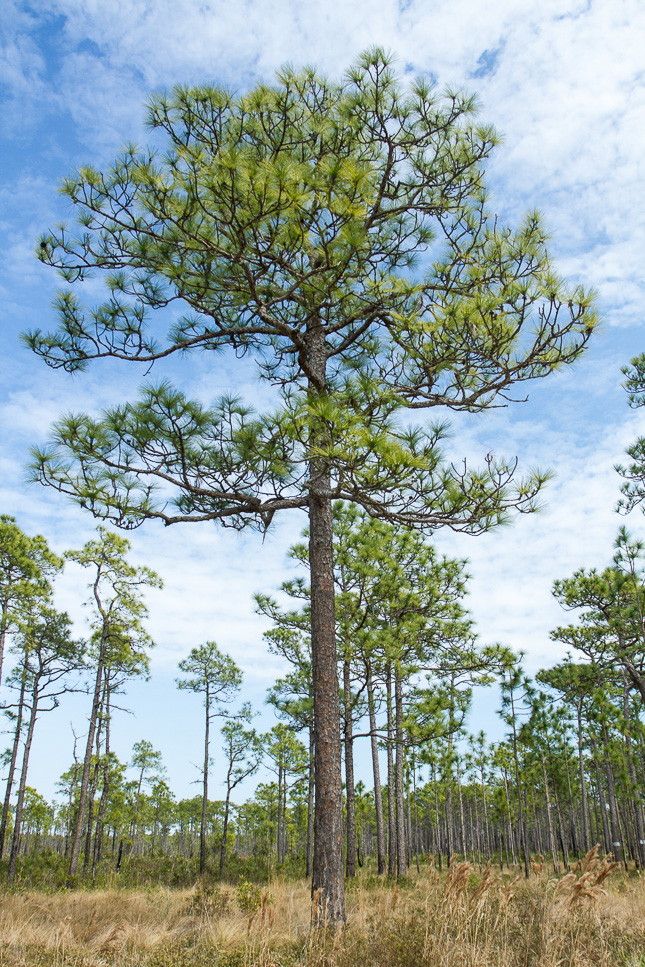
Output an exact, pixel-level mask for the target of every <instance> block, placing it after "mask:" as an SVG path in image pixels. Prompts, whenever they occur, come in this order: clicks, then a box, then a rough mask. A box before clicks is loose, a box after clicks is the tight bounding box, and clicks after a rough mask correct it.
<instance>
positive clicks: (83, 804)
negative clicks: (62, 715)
mask: <svg viewBox="0 0 645 967" xmlns="http://www.w3.org/2000/svg"><path fill="white" fill-rule="evenodd" d="M107 636H108V628H107V626H106V625H105V624H104V625H103V629H102V631H101V642H100V646H99V657H98V661H97V668H96V680H95V682H94V695H93V698H92V710H91V712H90V723H89V729H88V733H87V743H86V746H85V758H84V760H83V775H82V777H81V791H80V795H79V800H78V811H77V814H76V823H75V826H74V837H73V839H72V848H71V852H70V859H69V875H70V877H71V876H75V875H76V871H77V869H78V859H79V855H80V852H81V837H82V835H83V830H84V828H85V810H86V808H87V793H88V789H89V781H90V768H91V765H92V752H93V750H94V736H95V734H96V723H97V720H98V716H99V709H100V707H101V687H102V684H103V664H104V661H105V647H106V644H107Z"/></svg>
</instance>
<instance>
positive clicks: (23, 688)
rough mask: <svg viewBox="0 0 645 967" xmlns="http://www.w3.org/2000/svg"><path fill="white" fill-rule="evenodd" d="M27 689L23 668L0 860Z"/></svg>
mask: <svg viewBox="0 0 645 967" xmlns="http://www.w3.org/2000/svg"><path fill="white" fill-rule="evenodd" d="M26 689H27V669H26V668H25V669H24V670H23V673H22V681H21V683H20V698H19V700H18V713H17V717H16V730H15V732H14V737H13V747H12V749H11V761H10V763H9V771H8V773H7V785H6V787H5V794H4V805H3V807H2V822H1V823H0V859H2V855H3V853H4V843H5V838H6V836H7V823H8V822H9V809H10V807H11V791H12V788H13V779H14V776H15V774H16V762H17V761H18V750H19V748H20V738H21V735H22V718H23V714H24V707H25V691H26Z"/></svg>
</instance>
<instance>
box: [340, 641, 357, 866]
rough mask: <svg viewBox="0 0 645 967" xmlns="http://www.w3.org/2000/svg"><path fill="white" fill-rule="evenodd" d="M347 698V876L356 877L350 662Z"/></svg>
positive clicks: (345, 665)
mask: <svg viewBox="0 0 645 967" xmlns="http://www.w3.org/2000/svg"><path fill="white" fill-rule="evenodd" d="M343 692H344V698H345V702H344V704H345V795H346V797H347V858H346V863H345V872H346V875H347V876H356V794H355V792H354V735H353V731H354V730H353V724H354V723H353V721H352V686H351V678H350V667H349V661H348V660H347V659H346V660H345V661H344V662H343Z"/></svg>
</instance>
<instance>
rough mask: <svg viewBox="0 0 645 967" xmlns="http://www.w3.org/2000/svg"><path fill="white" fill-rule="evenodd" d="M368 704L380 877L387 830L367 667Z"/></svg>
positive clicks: (383, 865) (374, 715) (383, 866)
mask: <svg viewBox="0 0 645 967" xmlns="http://www.w3.org/2000/svg"><path fill="white" fill-rule="evenodd" d="M367 704H368V709H369V716H370V741H371V744H372V770H373V772H374V811H375V813H376V855H377V862H378V871H379V875H380V874H383V873H385V829H384V827H383V794H382V792H381V768H380V765H379V761H378V736H377V734H376V711H375V708H374V687H373V685H372V667H371V665H370V664H368V665H367Z"/></svg>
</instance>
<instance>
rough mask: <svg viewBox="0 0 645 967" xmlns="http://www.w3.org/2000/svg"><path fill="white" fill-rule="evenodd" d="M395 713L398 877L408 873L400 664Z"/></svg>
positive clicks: (396, 668) (396, 664)
mask: <svg viewBox="0 0 645 967" xmlns="http://www.w3.org/2000/svg"><path fill="white" fill-rule="evenodd" d="M394 711H395V719H396V778H395V788H396V860H397V862H396V875H397V876H405V874H406V873H407V871H408V867H407V862H406V848H405V809H404V801H403V760H404V757H405V752H404V749H403V683H402V681H401V670H400V668H399V665H398V662H395V665H394Z"/></svg>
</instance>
